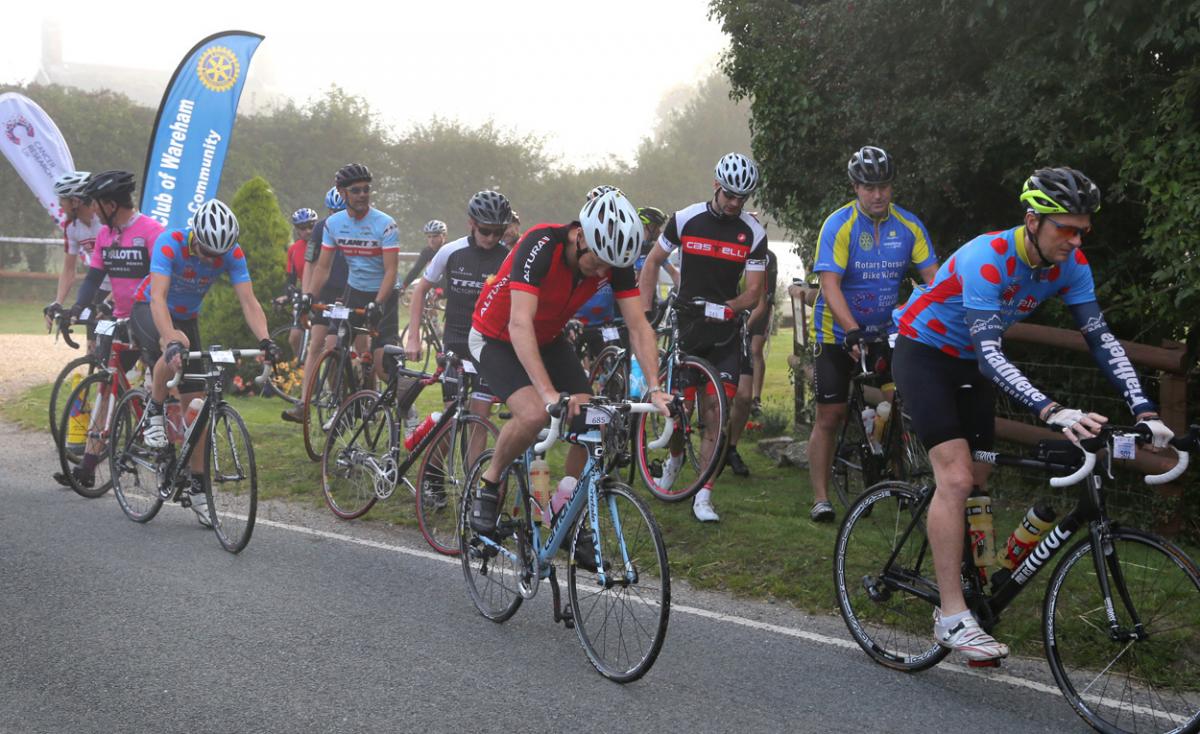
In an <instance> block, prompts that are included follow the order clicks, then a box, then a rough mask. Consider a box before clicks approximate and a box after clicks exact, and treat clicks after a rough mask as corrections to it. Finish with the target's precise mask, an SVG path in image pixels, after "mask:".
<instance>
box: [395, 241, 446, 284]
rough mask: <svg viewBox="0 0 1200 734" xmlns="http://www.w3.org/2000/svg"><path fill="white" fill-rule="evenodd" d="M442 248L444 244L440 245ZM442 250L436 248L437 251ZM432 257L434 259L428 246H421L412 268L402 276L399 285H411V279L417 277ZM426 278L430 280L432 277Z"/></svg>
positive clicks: (444, 247)
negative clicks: (402, 278)
mask: <svg viewBox="0 0 1200 734" xmlns="http://www.w3.org/2000/svg"><path fill="white" fill-rule="evenodd" d="M444 249H446V246H445V245H442V250H444ZM442 250H438V252H441V251H442ZM432 259H434V257H433V255H431V254H430V252H429V248H428V247H426V248H423V249H422V250H421V252H420V253H419V254H418V255H417V261H416V262H414V263H413V266H412V269H411V270H409V271H408V274H407V275H405V276H404V280H403V281H401V287H403V288H407V287H409V286H410V285H412V283H413V281H414V280H416V279H417V276H419V275H422V274H423V273H424V271H425V269H426V268H425V266H426V265H427V264H430V260H432ZM426 280H432V278H426Z"/></svg>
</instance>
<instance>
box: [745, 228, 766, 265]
mask: <svg viewBox="0 0 1200 734" xmlns="http://www.w3.org/2000/svg"><path fill="white" fill-rule="evenodd" d="M754 234H761V236H760V237H759V238H758V240H757V241H756V242H755V243H754V247H753V248H752V249H751V250H750V252H748V253H747V254H746V272H747V273H753V272H759V273H762V272H766V270H767V233H766V231H763V232H761V233H760V232H754Z"/></svg>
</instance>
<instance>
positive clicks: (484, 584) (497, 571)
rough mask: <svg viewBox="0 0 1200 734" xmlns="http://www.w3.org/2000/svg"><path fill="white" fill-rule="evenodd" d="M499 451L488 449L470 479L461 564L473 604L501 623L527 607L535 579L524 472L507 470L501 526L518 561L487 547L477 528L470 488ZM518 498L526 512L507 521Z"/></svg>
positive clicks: (462, 505) (462, 509)
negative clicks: (527, 587) (527, 590)
mask: <svg viewBox="0 0 1200 734" xmlns="http://www.w3.org/2000/svg"><path fill="white" fill-rule="evenodd" d="M493 453H494V451H493V450H492V449H488V450H487V451H484V452H483V453H482V454H480V455H479V458H478V459H476V460H475V463H474V464H473V465H472V466H471V472H470V473H469V474H468V475H467V482H468V483H467V491H464V492H463V495H462V499H461V501H460V502H459V513H458V516H459V535H458V538H459V545H458V550H459V560H460V561H461V562H462V569H463V577H464V578H465V579H466V582H467V592H468V594H469V595H470V597H471V602H472V603H473V604H474V605H475V608H476V609H478V610H479V613H480V614H482V615H483V616H484V617H486V618H487V619H490V620H491V621H493V622H496V623H497V624H499V623H501V622H506V621H508V620H509V619H510V618H511V617H512V616H513V615H514V614H516V612H517V610H518V609H520V607H521V602H522V601H524V597H522V596H521V592H520V590H519V588H518V586H519V584H521V583H522V582H523V581H528V580H529V577H530V570H531V564H530V563H529V560H531V549H530V548H529V545H528V533H527V532H526V529H525V526H524V523H526V522H528V519H529V513H528V511H527V510H528V505H529V492H528V489H527V488H526V487H525V476H524V474H523V473H522V472H521V471H511V470H506V471H505V472H504V473H503V474H502V475H501V476H500V522H499V523H498V524H497V527H498V531H497V535H498V540H497V542H498V544H499V545H501V546H502V547H504V548H505V549H507V550H509V551H511V552H513V554H514V555H516V556H517V558H518V559H521V562H520V563H518V562H517V561H514V560H513V559H511V558H509V557H508V556H507V555H505V554H504V553H500V552H499V551H497V550H496V549H495V548H492V547H491V546H489V545H487V544H485V543H484V542H483V541H482V540H480V539H479V537H478V536H477V535H476V534H475V531H473V530H472V529H471V522H470V516H471V492H470V488H471V487H474V486H475V485H476V484H477V483H478V482H479V477H480V476H482V475H483V471H484V467H486V466H487V465H488V464H489V463H490V462H491V460H492V455H493ZM514 494H515V495H516V500H517V502H518V503H519V504H523V505H524V506H525V508H526V511H525V512H518V517H516V518H513V517H512V516H511V515H509V516H508V517H507V519H505V513H504V509H505V507H506V505H507V504H509V503H510V495H514Z"/></svg>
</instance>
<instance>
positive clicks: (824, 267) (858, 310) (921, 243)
mask: <svg viewBox="0 0 1200 734" xmlns="http://www.w3.org/2000/svg"><path fill="white" fill-rule="evenodd" d="M846 168H847V173H848V174H849V177H850V183H851V184H852V185H853V187H854V200H853V201H851V202H849V203H847V204H845V205H843V206H841V207H839V208H838V209H836V210H835V211H834V212H833V213H832V214H830V215H829V216H828V217H827V218H826V219H825V223H824V224H822V225H821V234H820V237H819V239H818V240H817V257H816V263H815V264H814V265H813V272H814V273H817V275H818V277H819V279H820V286H821V290H820V292H819V293H818V294H817V300H816V303H815V305H814V306H813V309H814V310H813V319H812V323H811V325H810V327H809V341H810V342H812V344H813V360H814V364H813V376H814V380H815V382H816V386H815V392H816V402H817V415H816V421H815V423H814V425H813V432H812V436H811V437H810V439H809V444H808V456H809V476H810V477H811V479H812V486H813V506H812V509H811V510H810V511H809V517H810V518H811V519H812V520H813V521H815V522H833V519H834V512H833V505H832V504H831V503H830V502H829V479H830V474H831V473H832V470H833V450H834V444H835V443H836V441H837V433H838V429H839V428H841V426H842V424H843V423H844V422H845V421H846V420H847V417H846V402H847V400H848V399H849V395H850V373H851V371H852V370H853V367H854V365H855V364H856V363H857V362H858V361H859V354H860V352H859V350H860V348H861V347H860V344H862V343H863V342H864V341H865V342H867V343H868V344H870V343H871V342H872V341H876V342H878V341H879V340H880V339H882V338H886V335H887V332H888V330H889V329H890V328H891V323H892V322H891V318H890V316H891V312H892V309H893V308H894V307H895V305H896V302H897V299H898V298H899V293H900V284H901V282H902V281H903V279H904V274H905V273H906V272H907V271H908V267H909V265H910V264H911V265H912V266H913V267H914V268H916V270H917V272H918V273H919V274H920V276H921V279H922V280H923V281H924V282H925V283H929V282H930V281H931V280H932V279H933V276H934V273H936V272H937V267H938V262H937V257H936V255H935V254H934V252H933V248H932V247H931V246H930V244H929V233H928V232H927V231H926V230H925V225H924V224H922V223H921V220H920V219H918V218H917V216H916V215H915V214H913V213H912V212H910V211H908V210H907V209H903V208H901V207H899V206H897V205H896V204H895V203H893V202H892V182H893V181H894V180H895V178H896V166H895V164H894V162H893V160H892V157H891V156H890V155H888V154H887V152H886V151H884V150H883V149H882V148H877V147H875V146H873V145H868V146H865V147H863V148H860V149H859V150H857V151H856V152H855V153H854V155H852V156H851V157H850V162H849V163H848V164H847V166H846ZM880 349H883V346H882V345H881V346H879V347H876V348H875V350H876V351H878V350H880ZM851 419H856V417H855V416H851Z"/></svg>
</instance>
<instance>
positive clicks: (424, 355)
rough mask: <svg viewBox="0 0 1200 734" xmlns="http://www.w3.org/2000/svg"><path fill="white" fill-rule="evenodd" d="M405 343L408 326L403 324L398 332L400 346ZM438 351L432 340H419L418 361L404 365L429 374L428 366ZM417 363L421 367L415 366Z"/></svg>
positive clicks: (406, 341)
mask: <svg viewBox="0 0 1200 734" xmlns="http://www.w3.org/2000/svg"><path fill="white" fill-rule="evenodd" d="M407 343H408V324H405V325H404V328H403V329H401V330H400V346H404V345H405V344H407ZM438 351H440V350H439V349H438V347H437V345H436V344H434V343H432V340H431V339H430V338H429V337H425V338H424V339H422V340H421V357H420V358H419V359H417V361H416V362H409V361H408V360H404V361H405V363H406V364H405V366H406V367H407V368H408V369H410V370H418V371H420V372H429V366H430V365H431V364H433V360H434V358H435V357H437V353H438ZM462 356H464V357H469V356H470V355H462ZM418 363H419V364H420V365H421V366H420V367H417V366H416V365H417V364H418Z"/></svg>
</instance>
